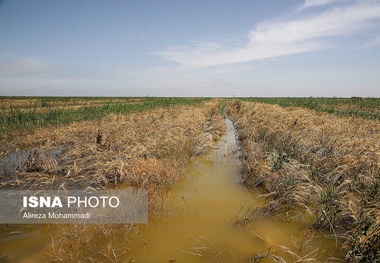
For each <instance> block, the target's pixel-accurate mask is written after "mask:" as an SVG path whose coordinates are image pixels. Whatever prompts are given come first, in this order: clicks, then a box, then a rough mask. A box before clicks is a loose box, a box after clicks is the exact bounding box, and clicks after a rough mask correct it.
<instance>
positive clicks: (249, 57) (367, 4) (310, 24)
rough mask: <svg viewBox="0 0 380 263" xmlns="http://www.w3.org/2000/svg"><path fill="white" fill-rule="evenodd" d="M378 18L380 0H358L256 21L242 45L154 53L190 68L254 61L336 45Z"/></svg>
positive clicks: (207, 44)
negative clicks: (293, 16) (309, 12)
mask: <svg viewBox="0 0 380 263" xmlns="http://www.w3.org/2000/svg"><path fill="white" fill-rule="evenodd" d="M319 2H320V4H321V3H322V1H319ZM310 3H312V2H310ZM316 3H317V1H314V4H316ZM379 19H380V1H376V0H372V1H371V0H369V1H358V2H356V3H354V4H350V5H346V6H341V7H335V8H330V9H328V10H325V11H322V12H320V13H316V14H313V15H309V16H302V17H300V18H297V19H288V20H285V21H270V22H265V23H260V24H258V25H257V26H256V27H255V28H254V29H253V30H251V31H250V32H249V41H248V43H246V44H244V45H234V46H231V45H226V44H224V45H223V44H220V43H216V42H213V43H210V42H201V43H199V44H198V45H196V46H192V47H176V48H167V49H166V50H165V51H162V52H156V53H155V54H156V55H159V56H161V57H162V58H164V59H167V60H171V61H174V62H176V63H178V64H180V65H182V66H185V67H193V68H197V67H207V66H216V65H226V64H232V63H239V62H247V61H254V60H259V59H266V58H273V57H279V56H285V55H291V54H297V53H304V52H310V51H313V50H319V49H325V48H329V47H332V46H336V45H337V44H339V41H338V38H337V37H342V36H349V35H355V34H361V33H362V32H363V31H365V30H366V29H369V28H371V27H373V26H376V25H377V24H376V23H375V22H377V21H378V20H379Z"/></svg>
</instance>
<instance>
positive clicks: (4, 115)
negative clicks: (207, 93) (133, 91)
mask: <svg viewBox="0 0 380 263" xmlns="http://www.w3.org/2000/svg"><path fill="white" fill-rule="evenodd" d="M12 99H20V98H17V97H14V98H12ZM64 99H65V98H61V99H54V100H49V99H48V98H45V99H43V100H44V101H49V102H54V101H59V100H60V101H61V100H64ZM82 99H83V98H82ZM102 99H107V98H102ZM110 99H111V98H110ZM120 99H122V98H120ZM140 99H141V101H140V102H139V103H130V101H131V100H132V99H130V98H125V99H122V100H123V101H121V102H111V103H106V104H103V105H97V106H91V105H88V106H81V107H79V108H77V109H70V108H67V109H65V108H54V107H48V108H47V109H46V110H45V111H38V110H39V109H41V107H31V108H29V109H28V110H25V109H22V108H19V107H10V109H2V111H1V114H0V133H5V132H11V131H19V130H32V129H35V128H41V127H49V126H57V125H62V124H67V123H70V122H77V121H86V120H94V119H99V118H101V117H103V116H105V115H107V114H110V113H114V114H128V113H132V112H139V111H143V110H148V109H154V108H158V107H171V106H175V105H194V104H199V103H201V102H203V101H204V100H205V99H204V98H153V97H148V98H140ZM88 100H89V101H91V100H94V98H91V99H88Z"/></svg>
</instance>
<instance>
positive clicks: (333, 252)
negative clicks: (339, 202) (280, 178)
mask: <svg viewBox="0 0 380 263" xmlns="http://www.w3.org/2000/svg"><path fill="white" fill-rule="evenodd" d="M226 125H227V133H226V135H224V136H223V138H222V139H221V141H220V142H219V143H218V145H217V146H216V148H215V149H214V150H213V151H211V152H210V153H208V154H206V155H204V156H199V157H197V158H195V159H194V160H193V161H192V162H191V163H190V164H189V165H188V166H187V167H186V169H185V171H184V174H185V175H184V178H183V180H182V181H180V182H179V183H178V184H177V185H176V186H175V187H174V188H173V189H172V191H171V192H169V194H168V200H167V204H166V206H165V210H164V211H163V212H162V213H161V214H159V215H158V216H156V217H152V218H150V219H149V225H148V226H147V227H146V228H145V229H143V230H142V231H141V233H139V238H138V239H137V241H135V242H133V244H131V246H130V253H129V255H128V257H127V262H249V261H250V260H251V262H259V261H254V259H253V258H254V257H255V256H258V253H260V252H261V253H260V256H263V257H262V260H261V262H272V261H266V259H265V258H266V256H268V255H269V254H270V255H272V256H274V257H276V256H277V255H278V256H281V257H282V258H283V259H285V260H286V261H287V262H295V261H296V260H297V259H301V258H302V257H304V256H305V258H311V257H314V258H315V259H316V260H317V262H320V261H321V262H324V261H325V260H326V259H327V258H330V257H336V258H341V259H342V257H343V255H344V254H339V252H337V251H338V249H337V247H336V241H335V239H334V237H331V234H330V233H329V232H325V233H322V232H318V233H314V234H313V237H311V235H310V234H309V233H310V225H311V223H310V222H311V221H312V219H311V218H310V221H309V222H307V221H308V220H307V219H306V218H305V217H302V219H303V220H302V221H299V222H296V223H295V222H285V221H283V220H281V219H278V218H277V219H273V218H268V217H267V218H263V219H260V220H255V221H251V222H246V223H242V222H241V221H242V220H241V219H242V218H243V217H244V214H246V213H247V211H250V210H251V209H253V208H255V207H257V206H261V205H264V203H263V202H264V201H263V199H262V198H261V197H260V192H259V191H258V190H254V191H250V190H248V189H247V188H246V187H245V186H243V185H242V184H241V175H240V174H239V171H240V170H241V169H240V168H241V162H240V159H239V154H240V152H239V145H238V141H237V138H236V132H235V129H234V126H233V123H232V122H231V120H229V119H226ZM305 221H306V222H305ZM239 222H240V223H239ZM286 250H289V251H288V252H285V251H286ZM292 253H295V254H297V256H298V257H299V258H297V256H295V255H293V256H292V255H291V254H292ZM267 258H271V257H267ZM257 259H260V257H258V258H257ZM272 259H273V257H272Z"/></svg>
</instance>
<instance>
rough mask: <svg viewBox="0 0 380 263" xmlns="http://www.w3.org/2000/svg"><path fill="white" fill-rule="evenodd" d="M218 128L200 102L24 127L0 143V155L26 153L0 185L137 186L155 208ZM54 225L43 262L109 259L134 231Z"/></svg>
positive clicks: (219, 122)
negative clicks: (53, 124) (44, 126)
mask: <svg viewBox="0 0 380 263" xmlns="http://www.w3.org/2000/svg"><path fill="white" fill-rule="evenodd" d="M224 131H225V126H224V121H223V117H222V115H221V114H220V113H219V112H218V105H217V104H216V103H215V102H204V103H202V104H198V105H197V106H188V105H177V106H171V107H164V108H161V107H158V108H154V109H151V110H145V111H142V112H136V113H130V114H109V115H107V116H105V117H102V118H100V119H98V120H92V121H80V122H74V123H71V124H68V125H64V126H60V127H51V128H40V129H35V130H33V131H29V132H23V136H22V137H15V136H10V137H7V138H8V140H5V139H4V140H3V141H2V144H1V145H0V157H1V156H2V157H3V158H4V157H6V156H9V154H12V153H14V152H22V151H24V153H25V152H26V153H27V155H28V156H24V157H26V158H24V159H22V160H18V161H17V165H16V167H15V170H14V171H13V173H11V174H2V175H1V176H2V177H1V178H0V189H83V188H86V187H92V188H119V187H121V188H128V187H134V188H136V187H137V188H144V189H147V191H148V194H149V209H150V210H149V211H150V213H151V214H154V213H155V212H157V211H158V209H160V208H161V206H160V205H161V204H160V201H162V198H163V197H164V196H165V194H166V192H167V191H168V189H169V188H170V187H171V186H172V185H173V184H174V183H175V182H176V181H177V180H178V179H179V177H180V174H181V171H182V168H183V167H184V166H185V165H186V164H187V163H188V162H189V160H190V158H191V157H192V156H194V155H198V154H202V153H203V152H205V151H207V149H210V148H211V147H212V146H213V144H214V141H216V140H218V139H219V137H220V136H221V135H222V134H224ZM9 138H11V139H9ZM51 152H58V154H55V155H51V154H49V153H51ZM21 155H22V154H21ZM5 159H7V158H5ZM9 159H11V158H9ZM9 227H10V228H9V229H11V230H12V229H13V228H15V227H16V226H9ZM58 228H59V229H60V230H59V231H56V232H53V233H52V234H51V235H49V241H48V244H47V247H46V248H45V251H44V254H46V261H61V262H79V261H81V260H85V261H86V262H87V261H89V262H94V261H96V262H116V261H118V260H119V259H118V258H119V257H120V256H122V255H124V254H126V253H127V252H128V246H126V245H125V244H126V243H128V242H129V240H130V239H133V238H134V236H136V235H138V227H137V226H133V225H122V226H120V225H93V226H91V225H75V224H74V225H60V226H57V229H58ZM15 229H16V230H17V228H15ZM11 230H7V231H11ZM99 240H101V242H99ZM120 240H124V241H125V242H120ZM115 251H117V253H116V252H115ZM94 258H95V259H94Z"/></svg>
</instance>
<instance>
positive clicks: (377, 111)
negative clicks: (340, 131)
mask: <svg viewBox="0 0 380 263" xmlns="http://www.w3.org/2000/svg"><path fill="white" fill-rule="evenodd" d="M245 100H248V101H254V102H262V103H267V104H277V105H279V106H282V107H304V108H309V109H312V110H316V111H322V112H327V113H331V114H336V115H340V116H348V117H361V118H365V119H374V120H380V98H359V97H353V98H314V97H310V98H294V97H288V98H246V99H245Z"/></svg>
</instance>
